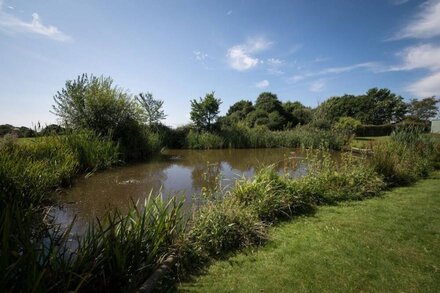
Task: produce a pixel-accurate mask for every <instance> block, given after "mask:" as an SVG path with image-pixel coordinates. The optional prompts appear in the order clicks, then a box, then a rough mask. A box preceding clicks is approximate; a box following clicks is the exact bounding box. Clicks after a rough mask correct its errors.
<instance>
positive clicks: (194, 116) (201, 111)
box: [190, 92, 222, 131]
mask: <svg viewBox="0 0 440 293" xmlns="http://www.w3.org/2000/svg"><path fill="white" fill-rule="evenodd" d="M221 103H222V101H221V100H220V99H217V98H215V96H214V92H212V93H209V94H206V96H205V98H203V99H202V98H199V101H197V100H196V99H194V100H192V101H191V113H190V115H191V120H192V121H193V122H194V124H195V125H196V127H197V128H198V129H200V130H208V131H211V130H212V126H213V124H214V123H215V122H216V120H217V118H218V114H219V112H220V110H219V108H220V104H221Z"/></svg>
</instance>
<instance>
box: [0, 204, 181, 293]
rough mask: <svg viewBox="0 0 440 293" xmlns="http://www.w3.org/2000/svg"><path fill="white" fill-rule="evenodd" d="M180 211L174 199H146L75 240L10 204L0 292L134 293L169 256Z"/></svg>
mask: <svg viewBox="0 0 440 293" xmlns="http://www.w3.org/2000/svg"><path fill="white" fill-rule="evenodd" d="M181 207H182V202H176V200H175V199H171V200H169V201H167V202H164V201H162V200H161V199H160V197H159V198H157V197H155V198H153V196H150V197H149V198H148V199H147V200H146V201H145V203H144V204H143V205H142V204H141V205H134V204H133V206H132V207H131V208H130V210H129V211H128V213H122V212H120V211H118V210H112V211H110V212H108V214H106V216H104V218H103V219H102V220H101V221H100V222H98V223H94V224H91V225H90V226H89V228H88V230H87V232H86V234H85V235H84V236H83V237H82V238H81V239H78V240H75V239H72V238H70V236H69V232H70V230H69V228H68V229H62V228H61V227H59V226H53V227H52V228H51V227H50V226H46V224H45V223H44V221H43V220H42V219H39V220H38V221H35V220H36V217H38V216H41V215H40V213H37V212H35V211H33V210H32V209H30V208H29V207H28V208H27V209H23V208H18V207H15V206H10V205H9V206H7V207H6V209H4V210H3V211H5V213H1V214H0V224H1V231H0V235H1V237H2V239H3V241H2V244H1V248H2V249H1V251H0V255H1V260H0V266H1V269H2V272H3V275H2V282H0V289H3V290H2V291H10V290H12V291H20V292H22V291H23V292H30V291H41V292H43V291H44V292H47V291H78V290H79V291H84V292H88V291H94V292H108V291H112V292H126V291H134V290H136V289H138V288H139V286H140V284H141V283H142V282H143V281H144V280H145V279H146V278H147V277H148V276H149V275H150V274H151V273H152V272H153V271H154V270H155V268H156V267H157V265H158V264H160V262H161V261H162V260H163V258H164V257H166V256H167V255H168V254H169V253H171V252H172V250H173V248H174V245H175V243H176V241H177V240H178V237H179V235H181V232H182V229H183V224H184V221H183V218H182V214H181ZM32 220H34V221H35V222H32ZM35 223H37V225H38V224H39V225H40V226H37V225H36V224H35ZM49 229H50V231H49ZM36 231H37V232H38V233H37V234H35V233H36ZM69 238H70V239H69ZM72 243H75V244H74V245H73V246H72ZM73 247H76V248H75V249H72V248H73ZM18 251H20V255H18V254H17V252H18Z"/></svg>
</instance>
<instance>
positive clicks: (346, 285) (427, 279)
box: [179, 171, 440, 292]
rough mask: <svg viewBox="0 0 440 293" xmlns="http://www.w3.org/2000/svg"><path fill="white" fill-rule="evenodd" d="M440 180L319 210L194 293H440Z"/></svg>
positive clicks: (210, 275)
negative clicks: (439, 194) (439, 292)
mask: <svg viewBox="0 0 440 293" xmlns="http://www.w3.org/2000/svg"><path fill="white" fill-rule="evenodd" d="M439 190H440V172H439V171H437V172H435V173H433V175H432V176H431V178H430V179H427V180H423V181H420V182H418V183H416V184H415V185H413V186H411V187H401V188H396V189H394V190H392V191H389V192H387V193H385V195H384V196H383V197H379V198H373V199H368V200H365V201H361V202H348V203H342V204H341V205H339V206H327V207H321V208H319V209H318V212H317V213H316V215H315V216H314V217H304V218H300V219H298V220H296V221H292V222H287V223H283V224H281V225H280V226H278V227H276V228H274V229H272V231H271V233H270V237H271V241H270V242H269V243H268V245H267V246H264V247H262V248H261V249H258V250H256V251H255V250H254V249H252V250H246V251H244V252H243V253H239V254H237V255H236V256H233V257H231V258H229V259H227V260H224V261H217V262H215V263H214V264H213V265H212V266H211V267H210V268H209V269H208V270H207V272H206V273H205V274H203V275H201V276H198V277H195V278H194V279H193V280H192V281H191V282H187V283H183V284H181V285H180V286H179V290H180V291H194V292H231V291H234V292H256V291H262V292H292V291H293V292H305V291H307V292H310V291H311V292H341V291H343V292H351V291H356V292H358V291H366V292H378V291H381V292H390V291H391V292H402V291H420V292H435V291H437V290H438V289H439V288H440V281H439V280H440V278H439V267H438V263H439V262H440V251H439V250H438V247H439V246H440V239H439V237H438V235H439V232H440V231H439V227H440V213H439V207H440V197H438V191H439Z"/></svg>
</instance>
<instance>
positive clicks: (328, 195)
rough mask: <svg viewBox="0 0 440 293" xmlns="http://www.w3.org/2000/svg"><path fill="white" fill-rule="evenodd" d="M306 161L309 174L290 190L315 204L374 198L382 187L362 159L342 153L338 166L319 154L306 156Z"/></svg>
mask: <svg viewBox="0 0 440 293" xmlns="http://www.w3.org/2000/svg"><path fill="white" fill-rule="evenodd" d="M307 161H308V164H309V165H308V169H309V170H308V174H307V175H306V176H305V177H304V178H301V179H299V180H297V181H296V182H293V188H297V189H298V192H300V193H304V194H308V195H309V196H311V197H312V198H314V201H315V202H316V203H317V204H332V203H336V202H338V201H343V200H359V199H364V198H367V197H372V196H376V195H378V194H379V193H380V192H381V191H382V190H383V189H384V187H385V185H384V182H383V180H382V178H381V177H380V176H379V175H378V174H377V173H376V172H375V171H374V169H373V168H372V167H370V166H369V164H368V162H367V160H366V159H365V158H359V157H355V156H353V155H352V154H350V153H345V154H343V156H342V157H341V160H340V162H335V161H334V160H333V159H332V158H331V157H330V154H329V153H328V152H325V151H324V152H323V151H318V152H312V153H309V154H308V159H307Z"/></svg>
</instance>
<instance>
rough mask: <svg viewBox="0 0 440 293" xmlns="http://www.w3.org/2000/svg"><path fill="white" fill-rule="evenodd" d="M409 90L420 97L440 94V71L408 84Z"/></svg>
mask: <svg viewBox="0 0 440 293" xmlns="http://www.w3.org/2000/svg"><path fill="white" fill-rule="evenodd" d="M407 89H408V91H409V92H411V93H413V94H414V95H416V96H418V97H429V96H439V95H440V72H436V73H433V74H431V75H429V76H427V77H424V78H422V79H420V80H418V81H416V82H414V83H413V84H411V85H409V86H408V88H407Z"/></svg>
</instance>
